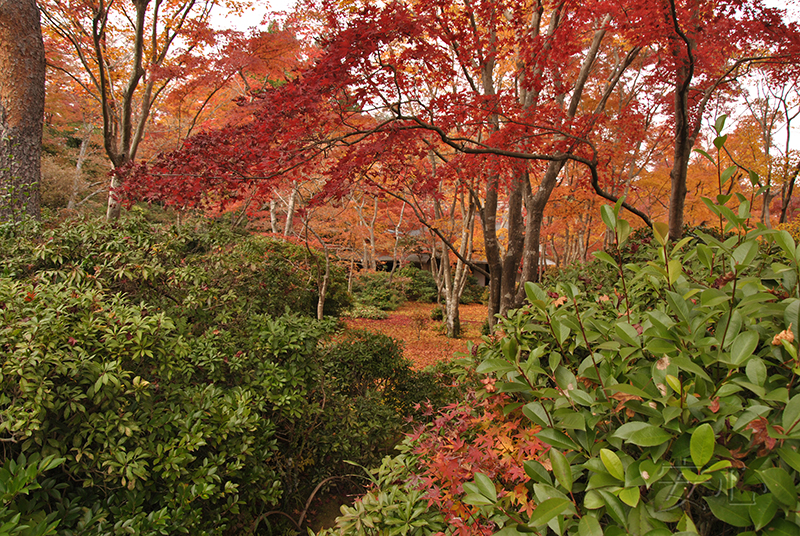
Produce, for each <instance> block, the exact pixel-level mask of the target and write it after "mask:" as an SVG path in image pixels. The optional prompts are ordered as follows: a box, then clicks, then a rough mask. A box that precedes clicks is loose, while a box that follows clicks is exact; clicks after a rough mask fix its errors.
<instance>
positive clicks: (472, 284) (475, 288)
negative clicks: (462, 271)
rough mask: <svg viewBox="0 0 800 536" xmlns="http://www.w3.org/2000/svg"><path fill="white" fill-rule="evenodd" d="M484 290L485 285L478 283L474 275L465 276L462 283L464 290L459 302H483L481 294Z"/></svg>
mask: <svg viewBox="0 0 800 536" xmlns="http://www.w3.org/2000/svg"><path fill="white" fill-rule="evenodd" d="M486 290H487V288H486V287H482V286H480V285H478V280H477V279H476V278H475V276H472V275H470V276H468V277H467V283H466V285H464V292H463V293H462V294H461V298H460V300H459V302H460V303H463V304H471V303H483V301H482V300H483V294H484V292H485V291H486Z"/></svg>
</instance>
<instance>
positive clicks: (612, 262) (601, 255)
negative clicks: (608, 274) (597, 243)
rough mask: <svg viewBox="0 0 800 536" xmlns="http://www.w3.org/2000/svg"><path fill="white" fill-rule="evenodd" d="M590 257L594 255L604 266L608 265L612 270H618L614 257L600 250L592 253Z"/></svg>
mask: <svg viewBox="0 0 800 536" xmlns="http://www.w3.org/2000/svg"><path fill="white" fill-rule="evenodd" d="M592 255H594V256H595V258H596V259H599V260H601V261H603V262H604V263H606V264H610V265H611V266H613V267H614V268H619V265H618V264H617V261H615V260H614V257H612V256H611V255H609V254H608V253H606V252H605V251H602V250H599V251H595V252H594V253H592Z"/></svg>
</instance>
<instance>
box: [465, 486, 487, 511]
mask: <svg viewBox="0 0 800 536" xmlns="http://www.w3.org/2000/svg"><path fill="white" fill-rule="evenodd" d="M469 484H470V483H469V482H467V483H465V484H464V491H467V489H468V486H469ZM462 500H463V501H464V502H465V503H467V504H471V505H473V506H489V505H490V504H494V501H490V500H489V499H487V498H486V497H484V496H483V495H481V494H480V493H473V492H469V491H467V493H465V494H464V498H463V499H462Z"/></svg>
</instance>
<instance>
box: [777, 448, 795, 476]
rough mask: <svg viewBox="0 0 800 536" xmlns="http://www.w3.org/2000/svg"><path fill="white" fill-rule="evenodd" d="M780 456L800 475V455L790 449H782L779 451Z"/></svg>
mask: <svg viewBox="0 0 800 536" xmlns="http://www.w3.org/2000/svg"><path fill="white" fill-rule="evenodd" d="M778 455H779V456H780V457H781V460H783V461H784V462H786V463H787V464H788V465H789V467H791V468H792V469H794V470H795V471H797V472H798V473H800V453H798V452H797V451H796V450H795V449H793V448H790V447H781V448H779V449H778Z"/></svg>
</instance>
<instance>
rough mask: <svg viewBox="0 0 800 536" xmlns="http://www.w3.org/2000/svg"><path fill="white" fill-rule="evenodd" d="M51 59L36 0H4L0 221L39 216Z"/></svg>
mask: <svg viewBox="0 0 800 536" xmlns="http://www.w3.org/2000/svg"><path fill="white" fill-rule="evenodd" d="M44 80H45V58H44V43H43V41H42V28H41V26H40V22H39V10H38V8H37V7H36V2H35V1H34V0H0V221H17V220H18V219H19V218H20V217H21V216H22V215H23V214H27V215H29V216H33V217H37V218H38V217H39V179H40V157H41V152H42V128H43V121H44Z"/></svg>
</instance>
